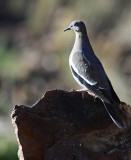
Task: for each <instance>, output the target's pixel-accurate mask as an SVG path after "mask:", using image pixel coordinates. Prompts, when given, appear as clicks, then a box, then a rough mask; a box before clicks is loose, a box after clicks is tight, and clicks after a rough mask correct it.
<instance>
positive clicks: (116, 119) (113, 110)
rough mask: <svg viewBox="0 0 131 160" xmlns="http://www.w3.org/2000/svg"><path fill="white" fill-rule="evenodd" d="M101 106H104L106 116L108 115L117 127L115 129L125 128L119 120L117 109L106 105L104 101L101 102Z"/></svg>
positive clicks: (123, 123) (121, 120)
mask: <svg viewBox="0 0 131 160" xmlns="http://www.w3.org/2000/svg"><path fill="white" fill-rule="evenodd" d="M103 104H104V106H105V108H106V110H107V112H108V114H109V115H110V117H111V119H112V120H113V122H114V123H115V124H116V125H117V127H119V128H125V127H126V124H125V122H124V121H123V119H122V118H121V116H120V113H119V111H118V109H117V108H116V107H115V106H112V105H110V104H108V103H106V102H104V101H103Z"/></svg>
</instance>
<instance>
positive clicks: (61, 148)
mask: <svg viewBox="0 0 131 160" xmlns="http://www.w3.org/2000/svg"><path fill="white" fill-rule="evenodd" d="M121 116H122V117H123V119H124V120H125V122H126V125H127V127H126V128H125V129H119V128H118V127H117V126H116V125H115V124H114V123H113V122H112V120H111V119H110V117H109V115H108V114H107V112H106V110H105V108H104V106H103V103H102V102H101V101H100V100H99V99H98V98H96V99H95V98H94V97H92V96H91V95H89V94H88V93H85V94H84V99H83V98H82V95H81V93H80V92H76V91H71V92H66V91H62V90H53V91H48V92H47V93H46V94H45V95H44V97H43V98H42V99H41V100H39V101H38V102H37V103H36V104H35V105H33V106H32V107H26V106H23V105H20V106H15V108H14V110H13V112H12V123H13V125H14V127H15V133H16V137H17V141H18V144H19V151H18V156H19V159H20V160H116V159H119V160H125V159H126V160H128V159H131V158H130V152H131V108H130V106H129V105H126V104H124V103H123V105H121Z"/></svg>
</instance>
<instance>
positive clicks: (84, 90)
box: [77, 88, 88, 99]
mask: <svg viewBox="0 0 131 160" xmlns="http://www.w3.org/2000/svg"><path fill="white" fill-rule="evenodd" d="M77 92H81V95H82V99H84V93H85V92H88V89H85V88H83V89H80V90H77Z"/></svg>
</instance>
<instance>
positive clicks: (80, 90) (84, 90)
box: [76, 89, 88, 92]
mask: <svg viewBox="0 0 131 160" xmlns="http://www.w3.org/2000/svg"><path fill="white" fill-rule="evenodd" d="M76 91H77V92H87V91H88V89H78V90H76Z"/></svg>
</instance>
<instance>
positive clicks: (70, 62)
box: [69, 54, 97, 87]
mask: <svg viewBox="0 0 131 160" xmlns="http://www.w3.org/2000/svg"><path fill="white" fill-rule="evenodd" d="M72 57H73V54H70V58H69V64H70V68H71V66H72V68H73V69H74V71H75V72H76V73H77V74H78V75H79V76H80V77H81V78H82V79H84V80H85V81H86V82H87V83H88V84H90V85H96V84H97V82H91V81H89V80H88V79H85V77H84V76H83V75H81V74H80V73H78V69H77V68H76V67H75V65H74V63H73V61H72ZM83 72H85V71H84V68H83ZM73 77H74V78H75V80H76V81H77V82H78V83H79V84H81V83H80V82H79V80H78V79H77V78H76V77H75V76H74V75H73ZM81 85H82V86H84V85H83V84H81ZM84 87H85V86H84Z"/></svg>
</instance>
